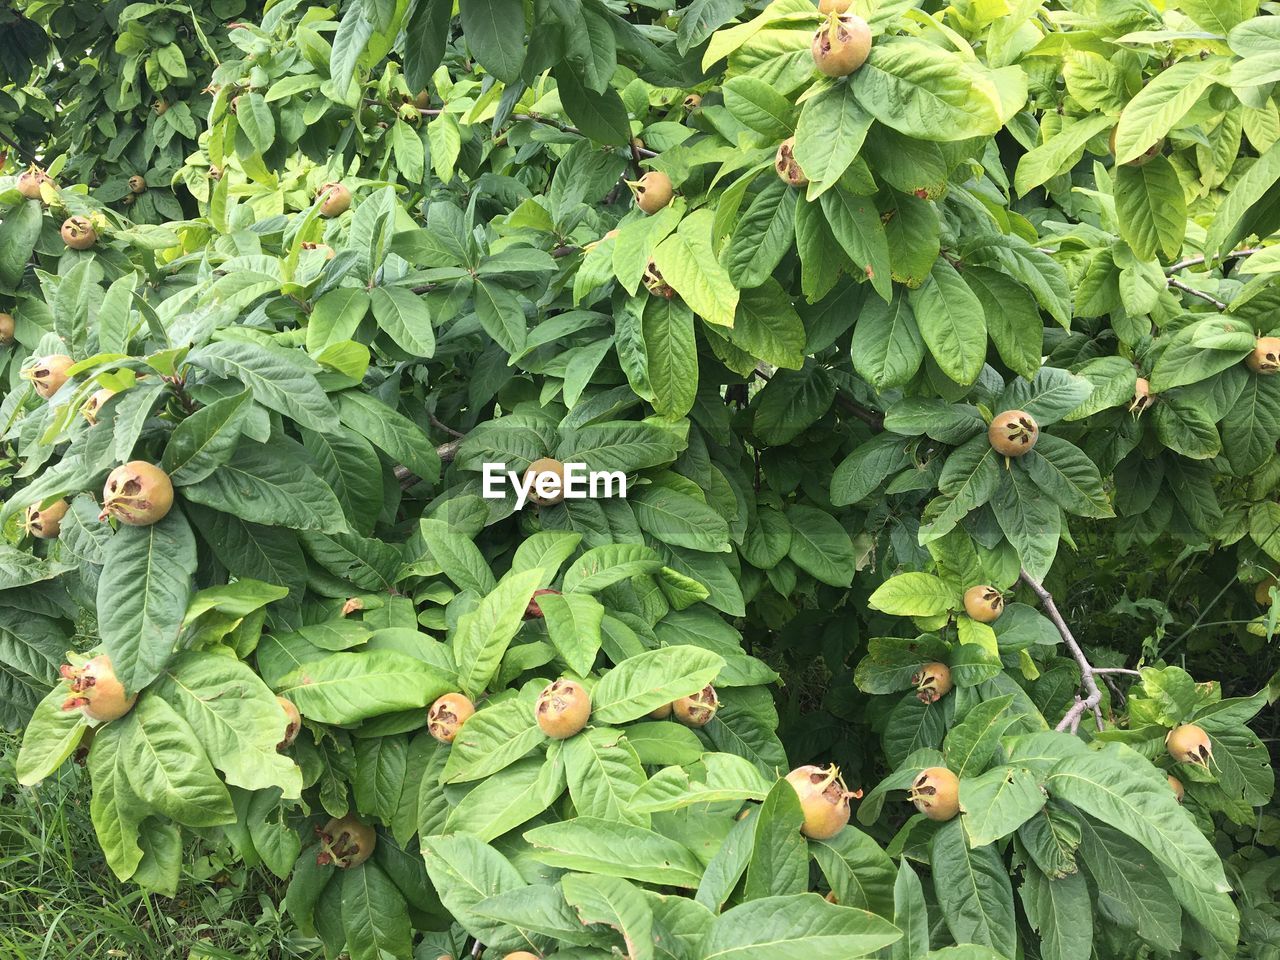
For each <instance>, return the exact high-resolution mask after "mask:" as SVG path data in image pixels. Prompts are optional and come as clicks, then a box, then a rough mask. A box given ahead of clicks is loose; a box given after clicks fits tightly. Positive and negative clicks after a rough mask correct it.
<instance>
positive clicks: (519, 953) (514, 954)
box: [502, 950, 542, 960]
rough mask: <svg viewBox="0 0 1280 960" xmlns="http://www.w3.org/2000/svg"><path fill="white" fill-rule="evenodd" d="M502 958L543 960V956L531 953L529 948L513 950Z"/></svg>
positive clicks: (503, 959)
mask: <svg viewBox="0 0 1280 960" xmlns="http://www.w3.org/2000/svg"><path fill="white" fill-rule="evenodd" d="M502 960H542V958H541V957H539V956H538V955H537V954H536V953H530V952H529V951H528V950H513V951H511V953H508V954H507V955H506V956H505V957H503V958H502Z"/></svg>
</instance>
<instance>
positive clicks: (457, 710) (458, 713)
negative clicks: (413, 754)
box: [427, 693, 476, 743]
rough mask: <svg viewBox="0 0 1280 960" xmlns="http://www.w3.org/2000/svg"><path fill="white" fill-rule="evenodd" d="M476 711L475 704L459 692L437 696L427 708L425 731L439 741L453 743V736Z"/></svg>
mask: <svg viewBox="0 0 1280 960" xmlns="http://www.w3.org/2000/svg"><path fill="white" fill-rule="evenodd" d="M475 712H476V705H475V704H474V703H472V702H471V701H470V700H469V699H467V697H465V696H463V695H462V694H460V693H446V694H445V695H444V696H442V697H437V698H436V702H435V703H433V704H431V707H430V708H429V709H428V710H427V732H428V733H429V734H431V735H432V736H433V737H435V738H436V739H437V740H439V741H440V742H441V743H453V739H454V737H456V736H457V735H458V731H459V730H461V729H462V725H463V724H464V723H466V722H467V718H468V717H470V716H471V715H472V714H473V713H475Z"/></svg>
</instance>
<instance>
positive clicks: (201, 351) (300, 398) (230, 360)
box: [187, 340, 335, 433]
mask: <svg viewBox="0 0 1280 960" xmlns="http://www.w3.org/2000/svg"><path fill="white" fill-rule="evenodd" d="M187 362H188V363H190V364H193V365H194V366H197V367H203V368H204V369H206V370H209V371H210V372H212V373H216V374H218V375H219V376H223V377H234V378H235V379H237V380H239V381H240V382H241V383H243V384H244V385H245V386H246V387H248V388H249V389H250V390H251V391H252V392H253V398H254V399H255V400H257V401H258V402H259V403H261V404H262V405H263V406H264V407H267V408H268V409H271V410H274V411H276V412H277V413H282V414H284V415H285V416H287V417H292V418H293V419H294V420H296V421H297V422H298V423H300V424H302V425H303V426H304V427H310V428H311V429H312V430H317V431H319V432H320V433H328V432H329V431H330V430H332V429H333V424H334V420H335V414H334V409H333V405H332V404H330V403H329V398H328V397H326V396H325V394H324V391H323V390H322V389H321V388H320V384H319V382H317V380H316V378H315V374H316V372H317V371H318V369H319V368H318V367H316V365H315V364H314V363H313V362H312V361H311V360H310V358H308V357H307V356H306V354H304V353H302V352H301V351H298V350H287V349H285V348H283V347H275V346H271V347H268V346H266V345H265V344H261V343H247V342H242V341H237V340H221V341H218V342H217V343H210V344H206V345H205V346H203V347H197V348H196V349H195V350H192V351H191V352H190V353H189V354H187Z"/></svg>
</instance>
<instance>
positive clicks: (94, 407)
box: [80, 387, 116, 423]
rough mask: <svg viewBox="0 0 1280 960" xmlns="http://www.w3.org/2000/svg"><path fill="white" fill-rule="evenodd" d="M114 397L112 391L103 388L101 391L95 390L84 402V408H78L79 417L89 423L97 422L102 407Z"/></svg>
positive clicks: (114, 393)
mask: <svg viewBox="0 0 1280 960" xmlns="http://www.w3.org/2000/svg"><path fill="white" fill-rule="evenodd" d="M115 395H116V392H115V391H114V390H108V389H107V388H106V387H103V388H102V389H101V390H95V391H94V392H93V395H92V396H90V397H89V399H88V400H86V401H85V402H84V406H82V407H81V408H80V415H81V416H82V417H84V418H85V419H86V420H88V421H89V422H90V423H97V422H98V413H99V411H101V410H102V405H103V404H104V403H106V402H107V401H108V400H110V399H111V398H112V397H114V396H115Z"/></svg>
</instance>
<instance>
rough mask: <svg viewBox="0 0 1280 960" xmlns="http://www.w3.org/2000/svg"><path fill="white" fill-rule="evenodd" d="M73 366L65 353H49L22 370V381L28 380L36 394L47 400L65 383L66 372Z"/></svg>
mask: <svg viewBox="0 0 1280 960" xmlns="http://www.w3.org/2000/svg"><path fill="white" fill-rule="evenodd" d="M74 364H75V361H74V360H72V359H71V358H70V357H68V356H67V355H66V354H65V353H51V354H49V356H47V357H41V358H40V359H39V360H37V361H36V362H35V364H34V365H33V366H30V367H28V368H27V369H25V370H23V371H22V379H24V380H30V381H31V386H32V387H34V388H35V391H36V393H38V394H40V396H42V397H43V398H44V399H46V400H48V399H49V398H50V397H52V396H53V395H54V394H55V393H57V392H58V390H59V389H60V388H61V387H62V385H63V384H64V383H66V382H67V371H68V370H70V369H71V367H72V366H73V365H74Z"/></svg>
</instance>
